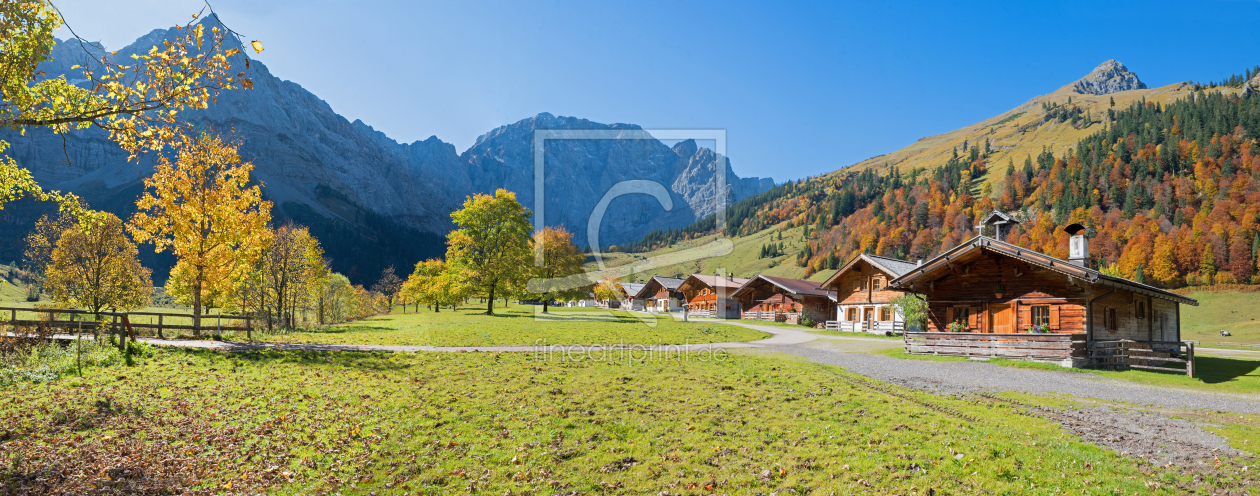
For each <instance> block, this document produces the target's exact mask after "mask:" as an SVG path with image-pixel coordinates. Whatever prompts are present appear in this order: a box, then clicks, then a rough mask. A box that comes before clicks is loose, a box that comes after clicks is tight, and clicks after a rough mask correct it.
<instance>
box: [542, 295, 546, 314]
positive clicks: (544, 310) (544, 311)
mask: <svg viewBox="0 0 1260 496" xmlns="http://www.w3.org/2000/svg"><path fill="white" fill-rule="evenodd" d="M543 313H547V298H545V297H544V298H543Z"/></svg>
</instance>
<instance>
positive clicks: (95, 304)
mask: <svg viewBox="0 0 1260 496" xmlns="http://www.w3.org/2000/svg"><path fill="white" fill-rule="evenodd" d="M93 214H94V215H93V216H92V219H93V222H91V223H80V224H77V225H75V226H74V227H71V228H69V229H66V230H65V231H64V232H63V233H62V234H61V236H60V238H59V239H58V240H57V247H56V248H54V249H53V250H52V253H51V255H50V257H49V258H50V260H51V262H50V263H49V265H48V283H47V285H48V290H49V292H51V293H52V295H53V297H54V298H55V299H56V300H57V301H58V302H60V303H62V304H66V305H70V306H75V307H81V308H85V309H87V310H89V311H91V312H92V313H95V314H99V313H100V312H101V311H102V310H104V309H106V308H109V309H122V310H131V309H134V308H139V307H142V306H144V305H145V304H147V303H148V302H149V298H150V296H151V295H152V294H153V281H152V280H151V279H150V277H149V269H146V268H144V266H142V265H140V261H139V259H137V258H136V254H137V253H138V251H137V250H136V245H135V244H134V243H132V242H131V240H129V239H127V232H126V230H125V229H124V227H123V222H122V220H121V219H119V218H118V217H117V216H115V215H114V214H111V213H108V212H94V213H93Z"/></svg>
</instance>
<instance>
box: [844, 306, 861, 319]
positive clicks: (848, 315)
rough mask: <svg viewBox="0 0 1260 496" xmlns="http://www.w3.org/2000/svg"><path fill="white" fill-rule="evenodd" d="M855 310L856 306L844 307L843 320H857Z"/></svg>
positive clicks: (856, 310)
mask: <svg viewBox="0 0 1260 496" xmlns="http://www.w3.org/2000/svg"><path fill="white" fill-rule="evenodd" d="M857 312H858V309H856V308H846V309H844V320H845V321H846V322H857V317H858V313H857Z"/></svg>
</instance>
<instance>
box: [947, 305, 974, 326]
mask: <svg viewBox="0 0 1260 496" xmlns="http://www.w3.org/2000/svg"><path fill="white" fill-rule="evenodd" d="M950 322H962V323H963V325H969V324H970V322H971V307H954V319H953V320H951V321H950Z"/></svg>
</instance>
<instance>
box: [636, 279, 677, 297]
mask: <svg viewBox="0 0 1260 496" xmlns="http://www.w3.org/2000/svg"><path fill="white" fill-rule="evenodd" d="M654 283H655V284H654ZM682 283H683V280H682V279H679V278H677V277H663V276H656V277H653V278H651V279H649V280H648V282H647V283H644V284H643V287H641V288H639V290H638V291H637V292H636V293H635V295H634V297H635V298H640V299H642V298H649V297H652V296H653V295H655V294H656V291H652V292H651V294H648V291H649V289H650V288H652V287H654V286H660V287H662V288H664V289H665V290H666V291H678V286H681V285H682Z"/></svg>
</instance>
